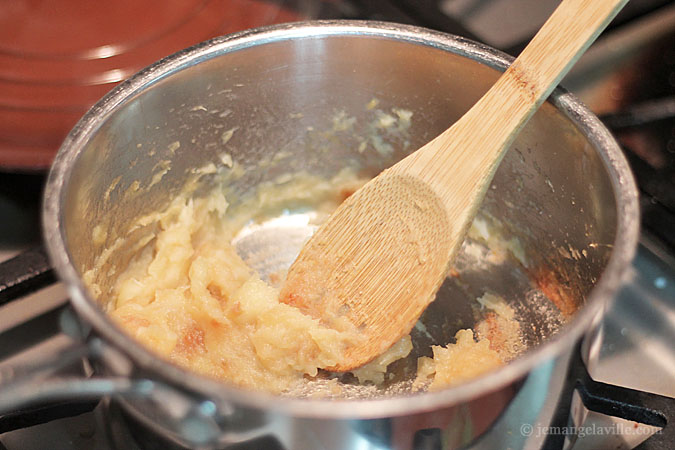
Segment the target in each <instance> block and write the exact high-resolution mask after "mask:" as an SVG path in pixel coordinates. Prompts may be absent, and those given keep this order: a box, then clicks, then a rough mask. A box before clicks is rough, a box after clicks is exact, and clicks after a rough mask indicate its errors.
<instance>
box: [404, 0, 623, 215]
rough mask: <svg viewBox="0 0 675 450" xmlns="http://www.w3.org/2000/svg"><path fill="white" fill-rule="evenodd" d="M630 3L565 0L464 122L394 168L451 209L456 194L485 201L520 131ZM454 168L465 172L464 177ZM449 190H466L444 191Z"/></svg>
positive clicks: (614, 0)
mask: <svg viewBox="0 0 675 450" xmlns="http://www.w3.org/2000/svg"><path fill="white" fill-rule="evenodd" d="M627 1H628V0H563V1H562V3H561V4H560V5H559V6H558V8H557V9H556V10H555V11H554V12H553V14H552V15H551V16H550V17H549V19H548V20H547V21H546V23H545V24H544V25H543V26H542V28H541V29H540V30H539V32H538V33H537V34H536V35H535V36H534V38H532V40H531V41H530V43H529V44H528V45H527V47H526V48H525V49H524V50H523V51H522V52H521V54H520V56H518V58H517V59H516V60H515V61H514V62H513V64H512V65H511V66H510V67H509V68H508V69H507V70H506V71H505V72H504V74H503V75H502V76H501V77H500V78H499V80H497V82H496V83H495V84H494V85H493V86H492V87H491V88H490V90H489V91H488V92H487V93H486V94H485V95H484V96H483V97H482V98H481V99H480V100H479V101H478V102H477V103H476V104H475V105H474V106H473V107H472V108H471V109H470V110H469V111H468V112H467V113H466V114H465V115H464V116H462V118H461V119H459V120H458V121H457V122H456V123H455V124H454V125H453V126H452V127H450V128H449V129H447V130H446V131H444V132H443V133H442V134H440V135H439V136H438V137H436V138H435V139H434V140H432V141H430V142H429V143H428V144H426V145H425V146H424V147H422V148H421V149H420V150H418V151H417V152H415V153H413V154H412V155H410V156H409V157H408V158H406V159H404V160H402V161H401V162H399V164H397V165H396V166H394V167H392V169H394V168H395V169H394V170H395V171H397V172H400V171H403V172H407V173H412V174H414V175H415V176H418V177H421V178H423V179H426V180H427V182H428V183H429V184H430V185H432V186H433V185H436V186H438V190H439V191H441V192H439V194H440V195H441V197H443V196H444V195H445V196H449V197H448V203H449V204H451V205H453V207H456V206H457V196H458V195H465V194H466V195H467V201H468V202H469V203H471V202H475V195H476V194H478V195H479V197H480V198H482V194H483V193H484V191H485V189H487V187H488V185H489V182H490V180H491V179H492V176H493V175H494V172H495V171H496V169H497V166H498V165H499V162H500V161H501V159H502V157H503V156H504V153H505V151H506V149H508V147H509V145H510V144H511V143H512V141H513V139H514V138H515V136H516V135H517V134H518V132H519V131H520V129H521V128H522V127H523V125H524V124H525V123H526V122H527V120H528V119H529V118H530V117H531V116H532V115H533V114H534V112H535V111H536V110H537V108H538V107H539V106H540V105H541V104H542V103H543V102H544V100H545V99H546V97H548V95H549V94H550V93H551V91H553V89H554V88H555V87H556V85H557V84H558V82H559V81H560V80H561V79H562V77H563V76H564V75H565V74H566V73H567V71H568V70H569V69H570V68H571V67H572V65H573V64H574V62H576V60H577V59H578V58H579V57H580V56H581V54H582V53H583V52H584V51H585V50H586V49H587V48H588V46H590V44H591V43H592V42H593V41H594V40H595V39H596V38H597V36H598V35H599V34H600V33H601V31H602V30H603V29H604V28H605V27H606V26H607V25H608V24H609V22H610V21H611V20H612V18H613V17H614V16H616V14H617V13H618V12H619V10H621V8H622V7H623V5H624V4H626V3H627ZM397 166H398V167H397ZM453 168H461V172H462V173H458V171H459V170H453ZM458 177H460V178H462V179H464V178H466V180H458ZM446 187H452V189H456V188H457V187H459V188H461V189H462V191H461V192H454V191H452V190H451V191H449V192H443V190H444V189H446ZM476 203H478V202H476ZM476 207H477V206H476Z"/></svg>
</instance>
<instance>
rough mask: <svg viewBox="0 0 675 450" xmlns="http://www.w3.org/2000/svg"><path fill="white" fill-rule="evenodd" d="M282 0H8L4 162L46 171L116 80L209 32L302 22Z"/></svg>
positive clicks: (1, 108)
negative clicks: (271, 0)
mask: <svg viewBox="0 0 675 450" xmlns="http://www.w3.org/2000/svg"><path fill="white" fill-rule="evenodd" d="M283 5H284V2H283V1H278V2H276V3H266V2H262V1H253V0H142V1H138V0H116V1H114V2H93V1H91V0H12V1H3V2H0V168H2V169H5V170H6V169H19V170H43V169H46V168H47V167H49V165H50V164H51V161H52V159H53V157H54V154H55V153H56V151H57V149H58V147H59V145H60V143H61V141H62V140H63V138H64V137H65V136H66V134H67V133H68V132H69V131H70V129H71V128H72V127H73V126H74V125H75V123H76V122H77V120H78V119H79V118H80V117H81V116H82V115H83V114H84V113H85V112H86V111H87V109H88V108H89V107H90V106H91V105H93V104H94V103H95V102H96V101H97V100H98V99H99V98H101V97H102V96H103V95H104V94H105V93H106V92H108V91H109V90H110V89H112V88H113V87H114V86H115V85H116V84H117V83H119V82H120V81H122V80H124V79H126V78H127V77H129V76H130V75H131V74H133V73H135V72H136V71H138V70H139V69H141V68H143V67H145V66H147V65H148V64H150V63H152V62H154V61H156V60H158V59H160V58H162V57H164V56H167V55H169V54H171V53H174V52H176V51H178V50H180V49H182V48H185V47H188V46H190V45H193V44H196V43H198V42H201V41H204V40H206V39H209V38H211V37H215V36H218V35H222V34H227V33H231V32H234V31H238V30H243V29H247V28H252V27H256V26H262V25H268V24H272V23H281V22H288V21H294V20H299V19H301V18H302V16H300V15H299V14H297V13H295V12H292V11H290V10H289V9H286V8H285V7H284V6H283Z"/></svg>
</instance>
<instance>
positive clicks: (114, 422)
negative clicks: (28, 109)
mask: <svg viewBox="0 0 675 450" xmlns="http://www.w3.org/2000/svg"><path fill="white" fill-rule="evenodd" d="M256 3H259V2H256ZM270 3H275V2H270ZM276 3H280V2H276ZM276 3H275V4H276ZM294 3H302V2H294ZM305 3H307V4H309V3H312V6H311V8H310V7H307V5H305V9H304V10H303V12H304V14H305V16H307V18H329V19H333V18H348V19H372V20H389V21H395V22H403V23H410V24H415V25H420V26H426V27H429V28H433V29H437V30H440V31H446V32H450V33H454V34H459V35H463V36H466V37H469V38H471V39H474V40H478V41H482V42H485V43H487V44H488V45H491V46H493V47H496V48H500V49H502V50H504V51H506V52H507V53H511V54H513V55H515V54H517V53H518V52H519V51H520V49H522V48H523V46H524V43H526V42H527V41H528V40H529V38H530V37H531V36H532V35H533V34H534V32H535V31H536V30H537V29H538V27H539V26H540V25H541V23H543V21H544V20H545V18H546V17H547V16H548V15H549V14H550V12H551V11H552V9H553V8H554V7H555V5H556V3H557V2H556V1H555V0H546V1H533V0H494V1H484V0H422V1H413V0H398V1H395V0H375V1H365V0H363V1H361V0H346V1H342V0H334V1H327V0H326V1H315V2H311V1H307V2H305ZM673 80H675V4H671V3H670V2H666V1H659V0H643V1H641V2H632V3H629V4H628V6H627V7H626V8H625V10H624V11H623V12H622V13H621V14H620V15H619V16H618V17H617V19H616V20H615V21H614V22H613V24H612V25H611V26H610V27H609V28H608V30H607V31H606V32H605V33H604V34H603V36H602V37H601V38H600V39H599V40H598V42H597V43H596V44H594V45H593V47H592V48H591V49H590V50H589V51H588V53H587V54H586V55H585V56H584V57H583V58H582V60H580V61H579V63H578V64H577V65H576V66H575V68H574V69H573V70H572V72H571V73H570V74H569V75H568V77H567V78H566V79H565V80H564V81H563V83H562V84H563V86H565V87H567V88H568V89H569V90H571V91H572V92H573V93H575V94H577V95H578V96H579V97H580V98H581V99H582V100H583V101H584V102H586V103H587V104H588V105H589V107H590V108H591V109H592V110H593V111H594V112H596V113H597V114H598V115H599V116H600V117H601V119H602V120H603V121H604V122H605V123H606V125H607V126H608V127H609V128H610V129H611V130H612V131H613V132H614V133H615V135H616V137H617V139H618V140H619V142H620V143H621V145H622V146H623V148H624V150H625V154H626V155H627V157H628V159H629V162H630V163H631V167H632V169H633V171H634V174H635V176H636V179H637V181H638V186H639V188H640V194H641V208H642V226H643V233H642V239H641V243H640V247H639V249H638V252H637V255H636V257H635V259H634V261H633V266H632V270H631V271H630V274H629V276H628V277H627V279H626V280H625V284H624V287H623V289H622V290H621V291H620V293H619V294H618V296H617V298H616V300H615V302H614V303H613V305H612V306H611V308H610V309H609V310H608V311H607V313H606V315H605V316H604V318H603V320H602V322H601V323H600V324H599V326H598V328H597V335H594V336H593V339H592V338H591V337H588V338H586V339H584V340H583V341H582V342H580V343H579V347H580V349H579V351H577V352H576V353H575V356H573V358H572V361H571V362H570V366H569V369H568V376H567V380H566V384H565V388H564V389H563V396H562V398H561V399H560V400H559V401H558V402H557V403H555V404H553V405H550V411H549V418H550V420H548V421H547V422H545V423H541V424H539V425H536V426H533V427H529V428H527V427H526V428H520V427H518V426H517V425H514V424H513V423H512V421H514V420H519V419H518V418H512V417H509V416H508V414H507V415H505V416H504V417H501V418H500V420H499V421H498V423H497V424H495V426H494V427H493V428H492V429H491V430H490V431H488V433H487V434H486V435H485V436H484V437H482V438H481V439H480V440H479V442H477V443H475V444H474V445H473V446H471V447H470V448H512V449H519V448H531V449H534V448H543V449H556V450H557V449H576V450H578V449H609V448H612V449H629V448H638V449H642V450H654V449H670V448H672V447H673V446H674V445H675V425H674V424H673V422H675V400H673V399H674V398H675V346H673V342H675V235H674V234H673V233H672V229H673V228H675V82H674V81H673ZM43 182H44V173H42V172H30V173H29V172H26V171H14V170H12V171H10V170H5V169H3V173H2V175H1V176H0V216H2V217H3V220H2V221H0V231H1V233H0V260H5V259H9V258H11V257H13V256H15V255H17V254H19V256H18V258H16V259H13V260H11V261H10V262H8V263H6V264H5V265H4V266H3V267H2V268H1V269H0V270H2V272H0V314H1V315H0V317H1V318H2V319H0V381H1V380H2V374H3V373H4V371H6V370H10V368H11V367H14V366H16V365H18V364H20V363H22V362H25V361H31V360H33V358H37V359H44V357H45V356H46V355H52V354H56V352H57V351H58V350H59V349H62V348H65V347H66V346H68V345H69V344H70V343H71V340H72V338H71V337H70V336H69V333H68V332H67V331H68V328H69V323H70V321H69V317H70V314H71V311H70V308H69V306H68V300H67V299H68V294H67V292H66V290H65V288H64V286H63V285H61V284H60V283H58V282H57V281H56V280H55V278H54V275H53V273H52V271H51V269H50V267H49V265H48V264H47V262H46V258H45V255H44V252H43V250H42V249H41V246H40V230H39V202H40V196H41V189H42V184H43ZM27 249H28V250H27ZM64 330H66V332H64ZM598 336H599V338H597V337H598ZM582 349H583V350H582ZM581 355H591V357H589V358H587V359H586V360H584V359H582V357H581ZM57 370H58V371H60V372H59V373H63V374H64V375H71V374H73V375H81V376H86V375H87V374H89V373H90V368H89V367H88V366H87V364H86V363H83V361H82V359H81V358H79V357H78V355H73V358H72V360H70V361H63V363H62V364H61V367H59V368H58V369H57ZM506 429H508V430H518V432H515V433H514V432H512V431H509V432H505V431H504V430H506ZM423 431H424V433H422V432H418V435H416V436H415V443H416V448H419V449H434V448H441V447H440V446H441V436H440V434H439V433H438V430H434V429H430V430H423ZM533 438H539V439H533ZM534 442H536V444H534ZM85 448H86V449H101V450H113V449H145V448H163V449H164V448H180V447H176V446H175V444H172V443H170V442H166V441H163V440H162V439H161V438H159V437H158V436H155V435H154V434H153V432H152V430H149V429H147V428H145V427H144V426H143V425H142V424H139V423H137V422H136V421H134V420H133V419H131V418H129V417H128V416H126V415H125V413H124V412H123V411H122V410H121V409H120V408H119V407H117V405H116V404H115V402H114V401H111V400H110V399H107V398H106V399H103V400H100V399H91V398H81V399H73V400H72V401H67V402H57V403H52V404H49V405H47V406H40V407H36V408H27V409H22V410H20V411H16V412H14V413H12V414H9V415H5V416H0V449H8V450H13V449H28V450H30V449H64V450H71V449H73V450H77V449H85ZM233 448H265V449H277V448H282V447H281V444H279V442H277V441H275V440H274V439H273V438H269V439H267V438H264V439H263V440H257V441H255V442H250V443H248V444H243V445H242V446H240V447H233ZM363 448H373V449H375V448H381V447H380V446H378V445H377V444H375V443H373V444H372V446H370V447H363Z"/></svg>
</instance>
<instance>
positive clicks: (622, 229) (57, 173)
mask: <svg viewBox="0 0 675 450" xmlns="http://www.w3.org/2000/svg"><path fill="white" fill-rule="evenodd" d="M330 36H366V37H373V38H385V39H393V40H397V41H400V42H408V43H412V44H421V45H426V46H432V47H435V48H439V49H441V50H445V51H449V52H451V53H455V54H459V55H461V56H466V57H468V58H470V59H472V60H476V61H478V62H480V63H482V64H485V65H487V66H490V67H492V68H495V69H498V70H500V71H503V70H504V69H505V68H506V67H507V66H508V65H509V63H510V62H511V61H512V60H513V58H511V57H510V56H508V55H506V54H504V53H502V52H499V51H497V50H494V49H492V48H490V47H488V46H486V45H483V44H480V43H477V42H474V41H471V40H468V39H465V38H462V37H458V36H453V35H449V34H446V33H441V32H437V31H432V30H429V29H425V28H421V27H416V26H409V25H401V24H395V23H387V22H374V21H345V20H338V21H309V22H298V23H291V24H283V25H276V26H267V27H262V28H256V29H252V30H246V31H242V32H238V33H234V34H230V35H227V36H222V37H218V38H215V39H212V40H209V41H206V42H203V43H201V44H198V45H195V46H193V47H190V48H187V49H185V50H182V51H180V52H178V53H175V54H173V55H171V56H168V57H167V58H164V59H162V60H161V61H158V62H157V63H155V64H153V65H151V66H149V67H147V68H145V69H144V70H142V71H140V72H139V73H137V74H135V75H134V76H132V77H131V78H130V79H128V80H127V81H125V82H124V83H122V84H120V85H119V86H118V87H117V88H115V89H114V90H112V91H111V92H110V93H109V94H107V95H106V96H105V97H104V98H102V99H101V100H100V101H99V102H98V103H96V105H94V106H93V107H92V108H91V109H90V110H89V111H88V112H87V113H86V114H85V115H84V116H83V117H82V119H81V120H80V121H79V122H78V123H77V125H76V126H75V127H74V128H73V130H72V131H71V132H70V134H68V136H67V137H66V139H65V141H64V142H63V144H62V145H61V148H60V149H59V151H58V153H57V155H56V158H55V160H54V163H53V165H52V168H51V171H50V173H49V177H48V180H47V184H46V189H45V197H44V201H43V216H42V217H43V231H44V238H45V241H46V246H47V251H48V254H49V256H50V259H51V261H52V263H53V265H54V268H55V270H56V272H57V274H58V276H59V277H60V279H61V280H62V281H63V282H65V284H66V286H67V289H68V293H69V295H70V300H71V303H72V305H73V307H74V308H75V309H76V311H77V312H78V314H79V315H80V316H81V318H82V319H83V320H84V321H85V322H86V323H88V324H90V325H91V326H92V327H93V329H94V330H95V333H96V334H97V335H98V336H100V337H101V338H102V339H103V340H104V341H106V342H107V343H110V344H111V345H112V346H113V347H115V348H116V349H118V350H120V351H122V352H123V353H124V354H125V355H126V356H127V357H128V358H129V359H130V360H131V361H133V363H134V364H136V365H138V366H139V367H142V368H143V369H144V370H143V372H144V373H151V374H156V375H157V376H158V379H161V380H165V381H167V382H169V383H170V384H172V385H174V386H177V387H179V388H182V389H185V390H186V391H189V392H193V393H195V394H196V395H198V396H201V397H203V398H205V399H209V398H211V399H219V400H223V401H225V402H232V403H235V404H240V405H242V406H246V407H251V408H257V409H263V410H276V411H278V412H281V413H286V414H289V415H292V416H297V417H322V418H348V419H366V418H375V417H391V416H398V415H407V414H413V413H416V412H423V411H429V410H433V409H437V408H441V407H448V406H451V405H455V404H458V403H461V402H464V401H467V400H470V399H472V398H477V397H479V396H481V394H484V393H488V392H492V391H495V390H498V389H500V388H502V387H504V386H507V385H509V384H511V383H513V382H516V381H518V380H520V379H522V378H523V377H524V376H526V375H527V374H528V373H529V372H530V371H531V370H533V369H534V368H535V367H537V366H538V365H541V364H545V363H546V362H547V361H550V360H552V359H554V358H555V357H556V356H557V355H560V354H561V353H562V352H563V351H564V350H566V349H570V348H571V347H573V346H574V345H575V343H576V342H577V340H578V339H579V338H580V337H581V335H582V334H583V333H584V332H585V331H587V330H589V328H590V327H591V324H592V321H593V320H594V318H597V316H598V315H599V314H600V313H601V312H602V310H603V308H604V307H606V305H607V304H608V303H609V302H610V301H611V299H612V297H613V296H614V294H615V293H616V292H617V290H618V289H619V287H620V286H621V284H622V279H623V277H624V275H625V273H626V271H627V269H628V268H629V267H630V264H631V261H632V259H633V256H634V253H635V250H636V247H637V242H638V229H639V212H638V202H637V190H636V187H635V181H634V179H633V176H632V173H631V172H630V169H629V167H628V164H627V162H626V159H625V158H624V156H623V154H622V152H621V150H620V148H619V146H618V144H617V143H616V141H615V140H614V138H613V137H612V136H611V134H610V133H609V131H608V130H607V129H606V128H605V127H604V126H603V125H602V123H601V122H600V121H599V119H598V118H597V117H595V116H594V115H593V114H592V113H591V112H590V111H589V110H588V109H587V108H586V107H585V106H584V105H582V104H581V103H580V102H579V101H578V100H577V99H576V98H575V97H574V96H573V95H572V94H570V93H569V92H567V91H565V90H564V89H562V88H557V89H556V90H555V91H554V92H553V94H552V95H551V97H550V98H549V100H548V101H549V102H550V103H552V104H553V105H554V106H555V107H556V108H557V109H558V110H560V111H562V113H563V114H565V115H566V116H567V117H568V118H569V119H570V120H571V121H572V122H573V123H574V124H575V125H576V126H577V127H578V128H579V130H580V131H581V132H582V133H583V134H584V135H585V136H587V137H588V139H589V141H590V142H591V143H592V144H593V145H594V148H595V149H596V150H597V152H598V153H599V156H600V158H601V160H602V163H603V164H604V167H605V169H606V171H607V173H608V174H609V177H610V179H611V183H612V188H613V190H614V195H615V199H616V202H617V221H618V223H617V231H616V239H615V242H614V243H613V245H614V248H613V251H612V253H611V256H610V258H609V261H608V263H607V266H606V268H605V270H604V272H603V273H602V276H601V277H600V279H599V280H598V281H597V283H596V285H595V286H594V288H593V289H592V290H591V292H590V293H589V295H588V297H587V301H586V303H585V305H584V306H583V307H582V308H581V310H580V311H578V312H577V313H576V314H575V316H574V318H573V319H572V320H571V321H570V322H569V323H568V324H566V326H565V328H564V329H563V330H561V331H560V332H559V333H558V334H557V335H555V336H554V337H552V338H551V339H549V340H547V341H546V342H544V343H542V344H541V345H539V346H537V347H536V348H533V349H531V350H529V351H528V352H527V353H526V354H524V355H522V356H521V357H519V358H517V359H515V360H514V361H511V362H510V363H508V364H506V365H505V366H504V367H502V368H500V369H498V370H495V371H493V372H490V373H488V374H485V375H483V376H480V377H478V378H476V379H474V380H472V381H470V382H467V383H465V384H461V385H459V386H456V387H451V388H448V389H445V390H442V391H440V392H434V393H420V394H415V395H412V396H406V397H386V398H378V399H372V400H321V399H297V398H286V397H280V396H273V395H271V394H268V393H264V392H254V391H249V390H244V389H238V388H236V387H233V386H230V385H227V384H224V383H222V382H218V381H216V380H213V379H209V378H206V377H204V376H200V375H197V374H194V373H191V372H189V371H188V370H186V369H183V368H180V367H178V366H176V365H174V364H172V363H170V362H168V361H166V360H164V359H162V358H160V357H157V356H155V355H154V354H153V353H152V352H150V350H148V349H146V348H145V347H143V346H142V345H140V344H138V343H137V342H136V341H134V340H133V339H132V338H131V337H130V336H129V335H128V334H126V333H124V332H123V331H122V330H121V329H120V328H119V327H118V326H116V325H115V324H114V323H113V321H112V320H111V319H110V318H109V317H108V315H107V314H106V313H105V311H104V310H103V309H102V308H101V307H100V306H99V305H98V304H97V302H96V301H95V299H94V298H93V296H92V295H91V294H90V293H89V292H88V290H87V289H86V287H85V285H84V283H83V281H82V278H81V276H80V274H78V272H77V270H76V268H75V266H74V264H73V262H72V259H71V255H70V252H69V250H68V247H67V240H66V235H65V229H64V226H63V222H64V204H65V201H66V193H67V190H68V182H69V179H70V176H71V173H72V170H73V167H74V166H75V163H76V161H77V159H78V157H79V155H80V154H81V153H82V151H83V150H84V148H85V147H86V144H87V143H88V142H89V141H90V139H91V138H92V136H94V135H95V133H96V132H97V130H98V129H99V127H100V126H101V125H102V124H103V123H105V121H106V120H107V119H108V118H109V117H110V116H111V115H112V114H113V113H114V112H115V111H117V110H118V109H119V108H121V107H122V106H124V104H125V103H126V102H127V101H128V100H130V99H132V98H134V97H135V96H136V95H138V94H140V93H142V92H143V91H144V90H145V89H147V88H148V87H149V86H151V85H153V84H154V83H157V82H158V81H160V80H162V79H164V78H166V77H168V76H171V75H172V74H173V73H176V72H179V71H181V70H183V69H185V68H188V67H190V66H193V65H195V64H199V62H201V61H204V60H208V59H212V58H215V57H218V56H219V55H223V54H226V53H230V52H235V51H238V50H242V49H246V48H248V47H253V46H259V45H264V44H267V43H271V42H278V41H284V40H290V39H304V38H325V37H330ZM357 404H358V405H357Z"/></svg>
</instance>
